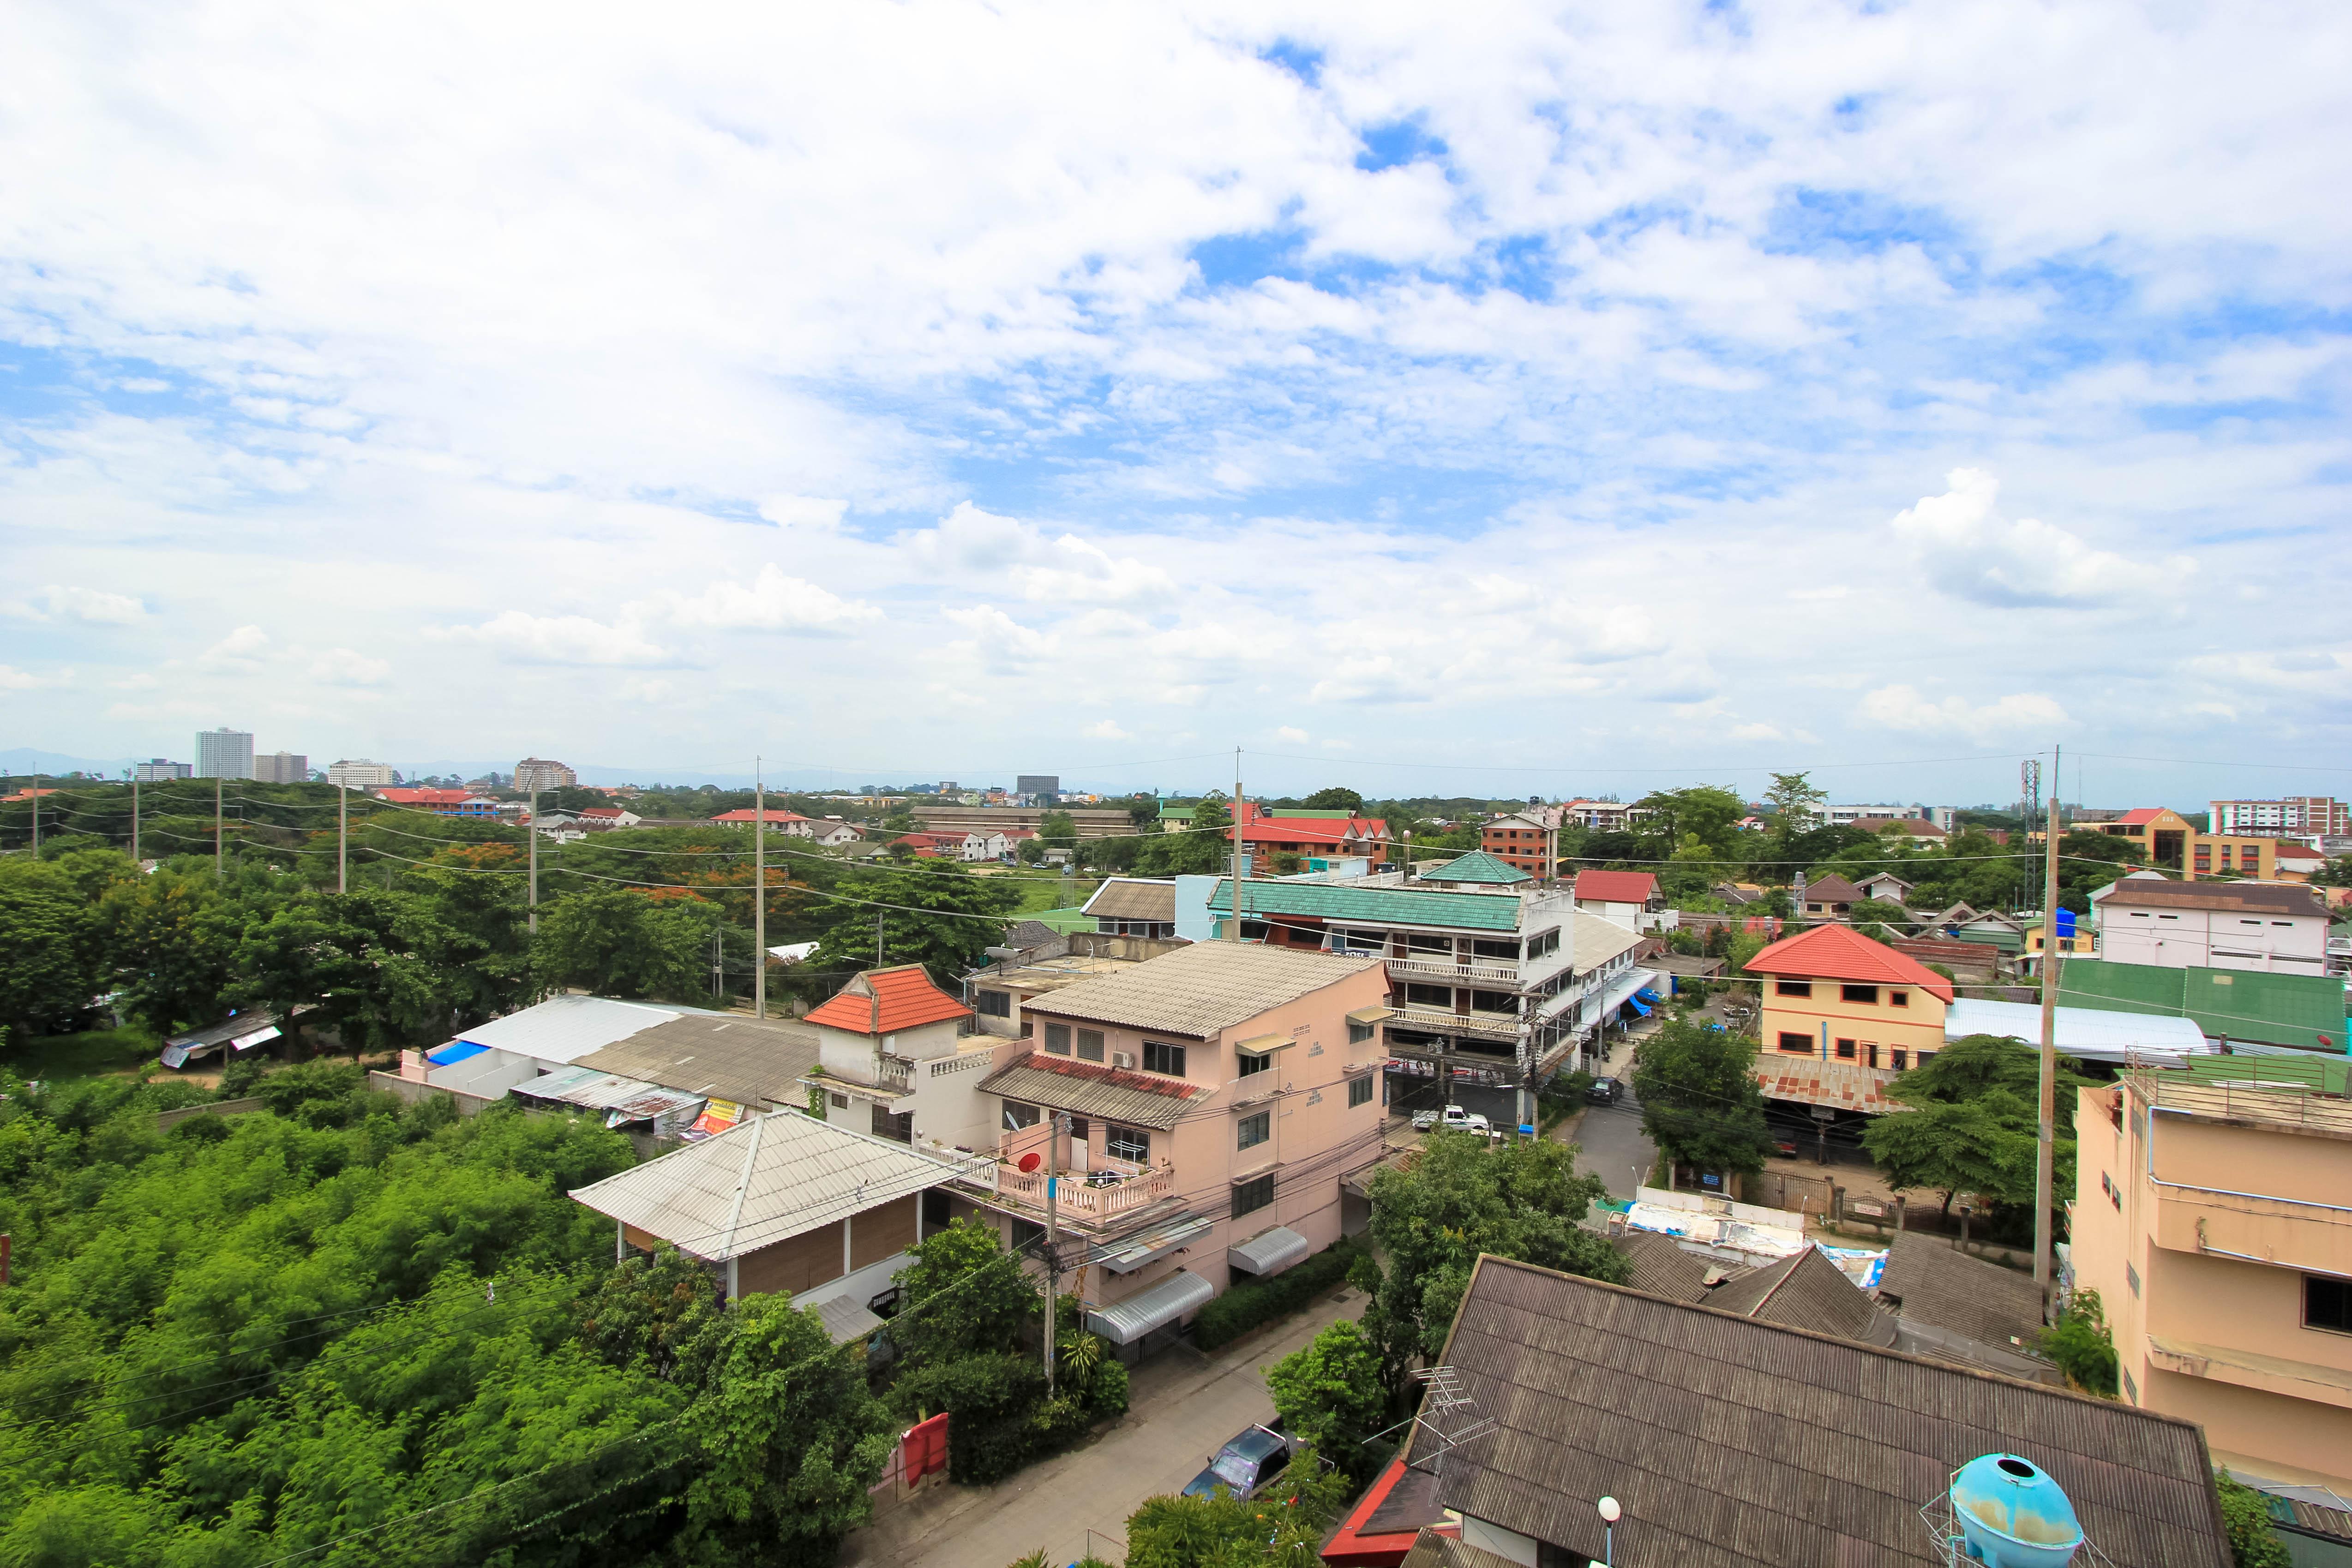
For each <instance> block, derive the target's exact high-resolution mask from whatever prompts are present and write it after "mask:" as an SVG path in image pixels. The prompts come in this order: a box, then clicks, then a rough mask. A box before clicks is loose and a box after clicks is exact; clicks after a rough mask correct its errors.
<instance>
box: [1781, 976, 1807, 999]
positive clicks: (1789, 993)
mask: <svg viewBox="0 0 2352 1568" xmlns="http://www.w3.org/2000/svg"><path fill="white" fill-rule="evenodd" d="M1772 994H1773V995H1774V996H1776V997H1810V996H1811V995H1812V994H1813V983H1812V981H1811V980H1775V981H1774V982H1772Z"/></svg>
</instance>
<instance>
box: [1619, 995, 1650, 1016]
mask: <svg viewBox="0 0 2352 1568" xmlns="http://www.w3.org/2000/svg"><path fill="white" fill-rule="evenodd" d="M1625 1005H1626V1006H1627V1007H1629V1008H1632V1009H1633V1010H1634V1011H1635V1012H1637V1013H1640V1014H1641V1015H1642V1016H1643V1018H1648V1017H1649V1016H1650V1009H1648V1008H1645V1007H1643V1005H1642V998H1639V997H1627V998H1625Z"/></svg>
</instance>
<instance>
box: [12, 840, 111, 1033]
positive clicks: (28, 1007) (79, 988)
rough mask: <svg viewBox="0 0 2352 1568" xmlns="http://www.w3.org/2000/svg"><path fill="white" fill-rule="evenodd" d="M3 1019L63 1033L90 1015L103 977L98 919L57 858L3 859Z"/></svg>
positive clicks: (28, 1027) (29, 1030) (20, 1026)
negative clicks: (42, 860) (52, 861)
mask: <svg viewBox="0 0 2352 1568" xmlns="http://www.w3.org/2000/svg"><path fill="white" fill-rule="evenodd" d="M0 953H5V954H6V955H7V956H6V959H5V961H0V1024H6V1025H7V1026H9V1028H10V1029H11V1030H23V1031H25V1032H26V1033H28V1034H53V1033H61V1032H63V1031H65V1030H69V1029H72V1028H74V1027H75V1026H76V1025H77V1024H78V1023H79V1022H80V1021H81V1019H83V1018H85V1017H86V1016H87V1015H88V1014H89V1010H90V1008H91V1005H92V1003H93V1001H94V1000H95V998H96V997H97V995H98V992H99V991H100V988H102V987H103V984H104V970H103V968H102V967H101V965H100V962H99V955H98V949H97V943H96V940H95V922H94V921H93V919H92V917H91V914H90V908H89V903H88V901H87V900H86V899H84V898H83V896H82V893H81V889H80V888H79V886H77V885H76V884H75V882H74V879H73V877H72V876H70V875H69V874H68V873H66V872H64V871H62V870H60V869H58V867H57V866H54V865H49V864H37V863H35V862H31V861H26V860H10V861H0Z"/></svg>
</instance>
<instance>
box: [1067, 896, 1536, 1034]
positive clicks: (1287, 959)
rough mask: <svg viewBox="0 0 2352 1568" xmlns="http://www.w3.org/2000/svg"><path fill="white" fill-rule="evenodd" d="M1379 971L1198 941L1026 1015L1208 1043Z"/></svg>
mask: <svg viewBox="0 0 2352 1568" xmlns="http://www.w3.org/2000/svg"><path fill="white" fill-rule="evenodd" d="M1260 885H1263V884H1260ZM1514 902H1516V900H1515V901H1514ZM1380 967H1381V961H1380V960H1379V959H1378V958H1350V957H1347V956H1344V955H1341V954H1338V953H1311V952H1306V951H1303V950H1300V949H1297V948H1292V947H1269V946H1265V945H1264V944H1262V943H1256V942H1196V943H1194V944H1192V946H1189V947H1180V948H1178V949H1177V950H1176V951H1175V952H1173V953H1163V954H1161V955H1160V956H1159V957H1157V958H1151V959H1147V960H1146V961H1144V962H1143V963H1140V964H1137V965H1135V966H1133V967H1129V968H1127V969H1123V970H1121V971H1120V972H1118V974H1114V975H1095V976H1091V977H1088V978H1087V979H1083V980H1080V981H1078V982H1077V983H1076V984H1075V985H1069V986H1064V987H1063V988H1061V989H1059V990H1057V991H1054V992H1052V993H1050V994H1049V995H1046V996H1041V997H1039V998H1036V999H1035V1000H1034V1001H1030V1002H1027V1003H1024V1005H1023V1008H1022V1010H1023V1011H1024V1012H1028V1013H1041V1014H1045V1015H1046V1016H1048V1017H1052V1018H1068V1019H1087V1020H1089V1021H1092V1022H1097V1023H1108V1024H1116V1025H1120V1026H1123V1027H1125V1028H1128V1029H1143V1030H1166V1031H1167V1032H1169V1033H1171V1034H1181V1035H1184V1036H1186V1037H1188V1038H1190V1039H1193V1040H1206V1039H1208V1038H1209V1037H1210V1036H1212V1035H1214V1034H1216V1033H1217V1032H1219V1031H1220V1030H1227V1029H1231V1028H1233V1027H1234V1025H1235V1024H1240V1023H1246V1022H1248V1021H1249V1020H1250V1019H1254V1018H1255V1017H1257V1016H1258V1015H1259V1014H1260V1013H1263V1012H1265V1011H1266V1010H1267V1009H1271V1008H1278V1007H1280V1006H1282V1004H1283V1003H1285V1002H1291V1001H1296V1000H1297V999H1298V998H1300V997H1303V996H1306V995H1307V994H1308V993H1310V992H1314V991H1319V990H1321V989H1322V988H1324V987H1326V986H1332V985H1337V984H1339V982H1340V981H1342V980H1348V979H1352V978H1354V977H1356V976H1358V975H1360V974H1363V973H1365V972H1366V971H1367V970H1377V969H1379V968H1380Z"/></svg>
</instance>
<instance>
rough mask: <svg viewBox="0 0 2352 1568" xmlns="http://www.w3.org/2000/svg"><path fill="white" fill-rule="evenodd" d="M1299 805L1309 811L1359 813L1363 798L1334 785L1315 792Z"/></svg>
mask: <svg viewBox="0 0 2352 1568" xmlns="http://www.w3.org/2000/svg"><path fill="white" fill-rule="evenodd" d="M1300 804H1301V805H1303V806H1305V807H1306V808H1307V810H1310V811H1360V810H1363V809H1364V798H1363V797H1362V796H1361V795H1359V794H1358V793H1356V791H1354V790H1353V789H1345V788H1343V787H1341V786H1339V785H1337V784H1334V785H1332V786H1331V787H1330V788H1328V789H1318V790H1316V791H1315V793H1313V794H1312V795H1309V796H1307V799H1306V800H1303V801H1301V802H1300Z"/></svg>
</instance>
